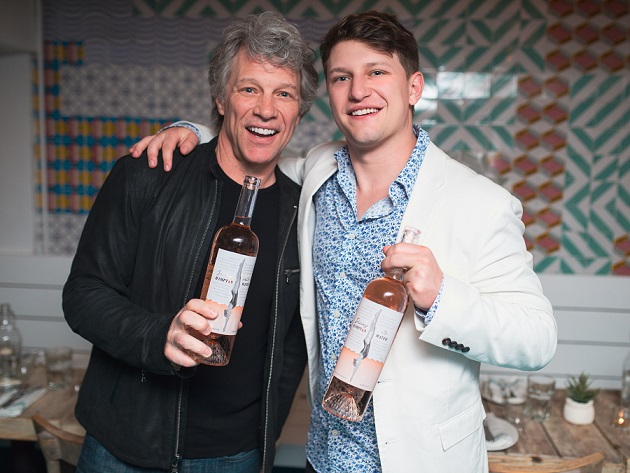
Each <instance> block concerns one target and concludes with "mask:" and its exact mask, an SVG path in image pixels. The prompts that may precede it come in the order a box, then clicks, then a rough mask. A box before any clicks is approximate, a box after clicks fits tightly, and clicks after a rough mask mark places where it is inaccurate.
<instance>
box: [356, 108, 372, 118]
mask: <svg viewBox="0 0 630 473" xmlns="http://www.w3.org/2000/svg"><path fill="white" fill-rule="evenodd" d="M376 112H378V108H364V109H363V110H355V111H354V112H352V114H351V115H352V116H355V117H356V116H360V115H367V114H368V113H376Z"/></svg>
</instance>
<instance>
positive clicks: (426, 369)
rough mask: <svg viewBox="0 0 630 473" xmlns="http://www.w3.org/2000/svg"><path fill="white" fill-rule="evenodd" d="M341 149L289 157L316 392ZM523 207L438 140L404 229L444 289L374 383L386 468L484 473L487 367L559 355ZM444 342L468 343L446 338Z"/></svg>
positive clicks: (405, 331)
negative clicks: (321, 226)
mask: <svg viewBox="0 0 630 473" xmlns="http://www.w3.org/2000/svg"><path fill="white" fill-rule="evenodd" d="M343 145H344V143H343V142H334V143H326V144H323V145H320V146H317V147H316V148H314V149H313V150H311V152H310V153H309V154H308V155H307V157H306V158H305V159H304V158H298V159H283V160H281V162H280V167H281V169H282V170H283V172H285V173H286V174H287V175H289V176H290V177H292V178H293V179H294V180H296V182H301V183H302V195H301V199H300V207H299V213H298V225H299V228H298V232H299V233H298V241H299V248H300V258H301V261H300V264H301V274H302V276H301V302H300V304H301V316H302V323H303V325H304V331H305V335H306V341H307V345H308V354H309V361H308V363H309V375H310V378H309V385H310V394H311V399H315V398H314V390H315V385H316V381H317V380H316V375H317V373H318V369H317V364H318V363H319V337H318V331H317V320H316V317H317V310H316V307H315V301H316V297H315V284H314V279H313V257H312V248H313V235H314V229H315V222H316V215H315V207H314V204H313V195H314V194H315V193H316V192H317V190H318V189H319V188H320V187H321V186H322V184H323V183H324V182H325V181H326V180H327V179H328V178H329V177H330V176H331V175H332V174H333V173H334V172H335V171H336V170H337V162H336V160H335V159H334V157H333V154H334V152H335V151H336V150H338V149H339V148H340V147H341V146H343ZM521 214H522V207H521V204H520V202H519V201H518V199H516V198H514V197H513V196H512V195H510V193H509V192H507V191H506V190H505V189H503V188H502V187H500V186H498V185H496V184H494V183H493V182H491V181H490V180H488V179H486V178H485V177H482V176H480V175H478V174H476V173H475V172H473V171H472V170H470V169H469V168H467V167H466V166H464V165H462V164H460V163H458V162H456V161H455V160H453V159H451V158H450V157H448V156H447V155H446V154H445V153H444V152H442V151H441V150H440V149H439V148H437V147H436V146H435V145H434V144H433V143H431V144H430V145H429V147H428V149H427V153H426V156H425V158H424V161H423V163H422V166H421V168H420V172H419V174H418V178H417V181H416V185H415V188H414V191H413V193H412V195H411V198H410V202H409V204H408V206H407V209H406V212H405V215H404V217H403V222H402V225H401V228H402V227H404V226H405V225H407V224H410V225H413V226H414V227H416V228H419V229H420V230H421V231H422V234H421V240H420V244H422V245H425V246H427V247H429V248H430V249H431V250H432V251H433V253H434V255H435V257H436V259H437V262H438V264H439V265H440V268H441V269H442V271H443V273H444V290H443V293H442V298H441V301H440V303H439V307H438V310H437V312H436V314H435V317H434V319H433V321H432V322H431V323H430V324H429V325H428V326H426V327H425V325H424V321H423V320H422V318H420V317H418V316H416V315H415V314H414V311H413V304H410V305H409V309H408V310H407V313H406V314H405V316H404V318H403V321H402V325H401V328H400V331H399V333H398V335H397V336H396V339H395V341H394V344H393V346H392V349H391V351H390V354H389V357H388V359H387V361H386V363H385V366H384V368H383V371H382V373H381V376H380V378H379V381H378V384H377V386H376V388H375V390H374V395H373V402H374V415H375V419H376V432H377V437H378V446H379V453H380V457H381V463H382V468H383V472H385V473H407V472H419V473H434V472H437V471H443V470H445V469H448V470H452V471H458V472H460V473H465V472H469V473H480V472H482V473H484V472H487V470H488V466H487V454H486V449H485V440H484V435H483V428H482V421H483V418H484V417H485V412H484V409H483V406H482V404H481V397H480V393H479V367H480V363H481V362H484V363H489V364H492V365H497V366H504V367H511V368H518V369H521V370H537V369H540V368H542V367H543V366H545V365H546V364H547V363H549V361H551V359H552V357H553V355H554V353H555V350H556V343H557V327H556V322H555V319H554V317H553V312H552V307H551V304H550V303H549V301H548V300H547V298H546V297H545V296H544V295H543V292H542V288H541V285H540V281H539V279H538V277H537V276H536V274H535V273H534V271H533V269H532V257H531V254H530V253H528V252H527V251H526V248H525V244H524V240H523V231H524V226H523V224H522V222H521V219H520V217H521ZM446 338H449V339H451V340H452V341H456V342H458V344H461V345H463V346H465V347H468V348H469V351H467V352H462V351H461V346H460V349H459V350H458V349H456V348H451V347H449V346H445V345H444V344H443V340H444V339H446ZM315 402H321V400H319V399H315Z"/></svg>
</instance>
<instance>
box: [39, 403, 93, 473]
mask: <svg viewBox="0 0 630 473" xmlns="http://www.w3.org/2000/svg"><path fill="white" fill-rule="evenodd" d="M33 425H34V427H35V432H36V433H37V441H38V443H39V446H40V448H41V450H42V454H43V455H44V459H45V460H46V471H47V472H48V473H61V472H62V471H64V470H65V469H66V465H64V462H65V463H66V464H68V465H71V466H76V464H77V462H78V461H79V454H80V453H81V446H82V445H83V437H82V436H80V435H76V434H73V433H70V432H67V431H65V430H62V429H60V428H58V427H57V426H55V425H53V424H51V423H50V422H49V421H47V420H46V419H44V418H43V417H41V416H40V415H38V414H35V415H33ZM62 465H63V468H64V469H62Z"/></svg>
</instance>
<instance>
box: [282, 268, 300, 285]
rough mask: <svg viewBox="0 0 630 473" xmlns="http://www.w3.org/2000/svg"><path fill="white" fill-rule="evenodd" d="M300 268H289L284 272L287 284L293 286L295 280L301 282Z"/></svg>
mask: <svg viewBox="0 0 630 473" xmlns="http://www.w3.org/2000/svg"><path fill="white" fill-rule="evenodd" d="M299 276H300V268H288V269H285V270H284V277H285V281H286V283H287V284H291V283H292V282H293V281H294V280H298V281H299Z"/></svg>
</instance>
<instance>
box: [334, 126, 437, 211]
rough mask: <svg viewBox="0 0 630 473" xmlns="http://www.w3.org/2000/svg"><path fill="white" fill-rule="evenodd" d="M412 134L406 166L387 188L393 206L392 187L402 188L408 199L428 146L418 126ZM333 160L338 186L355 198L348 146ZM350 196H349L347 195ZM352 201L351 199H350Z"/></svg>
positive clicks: (425, 135)
mask: <svg viewBox="0 0 630 473" xmlns="http://www.w3.org/2000/svg"><path fill="white" fill-rule="evenodd" d="M413 133H414V135H415V136H416V138H417V139H416V145H415V146H414V148H413V150H412V151H411V156H410V157H409V159H408V160H407V164H405V167H404V168H403V169H402V171H401V172H400V174H399V175H398V177H397V178H396V179H395V180H394V182H393V183H392V185H391V186H390V188H389V196H390V199H392V201H393V203H394V205H396V202H395V200H396V199H395V197H394V195H393V194H395V193H393V192H392V188H393V186H398V187H400V188H402V189H403V190H404V192H405V196H406V198H407V199H409V198H410V196H411V193H412V192H413V187H414V185H415V183H416V177H417V175H418V172H419V171H420V165H421V164H422V161H423V159H424V155H425V152H426V149H427V146H428V144H429V135H428V134H427V132H426V131H424V130H423V129H422V128H421V127H420V125H418V124H414V125H413ZM335 159H336V160H337V167H338V170H337V180H338V181H339V184H340V186H341V187H342V189H343V190H344V192H345V193H346V195H348V198H352V197H355V194H356V177H355V175H354V169H353V168H352V161H351V160H350V153H349V151H348V146H344V147H343V148H340V149H339V150H337V151H336V152H335ZM349 194H351V195H349ZM351 201H353V199H351Z"/></svg>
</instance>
